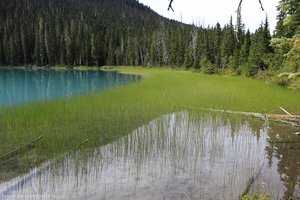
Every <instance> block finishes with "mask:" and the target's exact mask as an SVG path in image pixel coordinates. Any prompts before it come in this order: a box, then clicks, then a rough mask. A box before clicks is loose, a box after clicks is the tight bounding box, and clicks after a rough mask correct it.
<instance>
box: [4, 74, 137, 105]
mask: <svg viewBox="0 0 300 200" xmlns="http://www.w3.org/2000/svg"><path fill="white" fill-rule="evenodd" d="M140 79H141V77H140V76H137V75H126V74H120V73H117V72H107V71H101V70H98V71H95V70H87V71H80V70H60V71H57V70H43V69H38V70H24V69H8V68H3V69H0V107H3V106H14V105H19V104H24V103H29V102H36V101H44V100H48V99H58V98H67V97H71V96H77V95H82V94H86V93H89V92H95V91H102V90H105V89H108V88H112V87H116V86H120V85H125V84H128V83H131V82H134V81H137V80H140Z"/></svg>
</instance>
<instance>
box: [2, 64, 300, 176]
mask: <svg viewBox="0 0 300 200" xmlns="http://www.w3.org/2000/svg"><path fill="white" fill-rule="evenodd" d="M114 70H118V71H120V72H123V73H135V74H141V75H143V76H144V80H142V81H140V82H136V83H133V84H130V85H127V86H124V87H118V88H115V89H111V90H108V91H105V92H99V93H92V94H88V95H84V96H79V97H72V98H69V99H61V100H51V101H46V102H40V103H32V104H26V105H22V106H18V107H12V108H2V109H1V110H0V156H1V155H3V154H5V153H7V152H9V151H11V150H13V149H15V148H17V147H19V146H22V145H24V144H26V143H29V142H30V141H32V140H34V139H35V138H37V137H38V136H40V135H44V138H43V139H42V140H41V141H39V143H38V144H36V148H35V151H34V154H35V155H36V156H34V157H33V158H32V157H30V158H28V159H27V163H29V164H28V165H26V167H28V166H30V165H35V164H36V163H40V162H42V161H45V160H46V159H49V158H52V157H54V156H57V155H59V154H62V153H63V152H66V151H68V150H70V149H73V148H75V147H77V146H78V145H79V144H80V143H81V142H83V141H85V140H86V139H89V141H88V143H87V144H85V145H86V146H88V147H95V146H99V145H103V144H106V143H109V142H111V141H113V140H115V139H117V138H119V137H121V136H123V135H125V134H128V133H130V132H131V131H132V130H134V129H135V128H137V127H139V126H141V125H142V124H145V123H147V122H148V121H150V120H151V119H153V118H156V117H158V116H161V115H163V114H165V113H170V112H174V111H179V110H182V109H184V108H186V107H190V108H191V109H193V108H195V107H199V108H200V107H201V108H204V107H205V108H216V109H219V108H223V109H228V110H236V111H251V112H261V113H270V112H280V110H279V107H284V108H285V109H287V110H288V111H290V112H291V113H300V104H299V102H300V93H299V92H295V91H290V90H287V89H284V88H280V87H276V86H270V85H266V84H264V83H263V82H261V81H258V80H251V79H247V78H243V77H227V76H217V75H212V76H208V75H201V74H199V73H193V72H190V71H175V70H170V69H145V68H133V67H132V68H131V67H120V68H114ZM23 163H26V162H23ZM21 165H22V164H19V166H18V167H21ZM26 167H25V168H26ZM0 170H1V167H0ZM0 180H1V176H0Z"/></svg>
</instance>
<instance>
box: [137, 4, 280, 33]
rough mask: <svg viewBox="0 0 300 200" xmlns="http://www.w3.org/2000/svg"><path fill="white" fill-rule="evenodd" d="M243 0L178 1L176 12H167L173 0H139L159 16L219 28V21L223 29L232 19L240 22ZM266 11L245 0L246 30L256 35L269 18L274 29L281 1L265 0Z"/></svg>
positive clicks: (243, 10) (175, 7)
mask: <svg viewBox="0 0 300 200" xmlns="http://www.w3.org/2000/svg"><path fill="white" fill-rule="evenodd" d="M239 1H240V0H174V2H173V4H172V5H173V8H174V11H175V12H172V11H167V8H168V5H169V0H139V2H140V3H143V4H144V5H147V6H149V7H150V8H151V9H152V10H154V11H155V12H157V13H158V14H160V15H162V16H164V17H167V18H170V19H175V20H178V21H182V22H184V23H187V24H192V23H194V24H196V25H203V26H205V27H206V26H208V25H210V26H215V25H216V24H217V22H219V23H220V24H221V26H223V25H224V24H226V23H228V22H229V20H230V16H232V17H233V20H234V23H235V21H236V20H235V19H236V12H235V11H236V9H237V7H238V4H239ZM261 1H262V3H263V6H264V9H265V11H262V10H261V9H260V4H259V1H258V0H243V4H242V21H243V23H244V24H245V26H246V29H248V28H249V29H250V31H251V32H254V31H255V30H256V29H257V28H258V27H259V25H260V24H261V22H262V21H264V20H265V17H266V15H268V19H269V23H270V30H271V32H273V30H274V27H275V26H276V15H277V11H276V6H277V5H278V2H279V0H261Z"/></svg>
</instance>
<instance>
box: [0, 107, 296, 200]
mask: <svg viewBox="0 0 300 200" xmlns="http://www.w3.org/2000/svg"><path fill="white" fill-rule="evenodd" d="M296 131H297V129H296V128H293V127H290V126H288V125H284V124H278V123H273V122H269V121H261V120H258V119H253V118H246V117H241V116H235V115H232V116H229V115H226V114H215V113H202V114H199V113H197V114H196V113H189V112H187V111H183V112H179V113H173V114H168V115H164V116H162V117H160V118H157V119H154V120H152V121H150V122H149V123H148V124H145V125H144V126H141V127H139V128H137V129H136V130H135V131H133V132H132V133H131V134H129V135H128V136H125V137H123V138H120V139H119V140H117V141H115V142H113V143H111V144H108V145H106V146H102V147H99V148H97V149H92V150H79V151H76V152H73V153H68V154H65V155H64V156H62V157H60V158H58V159H56V160H53V161H49V162H47V163H45V164H44V165H43V166H41V167H40V168H36V169H33V170H32V171H31V172H30V173H28V174H25V175H24V176H20V177H17V178H15V179H13V180H11V181H9V182H6V183H2V184H1V185H0V199H1V198H2V199H14V198H15V197H21V198H26V199H36V198H38V199H42V198H48V199H51V198H53V199H95V200H96V199H97V200H98V199H117V200H119V199H122V200H132V199H136V200H140V199H142V200H148V199H149V200H152V199H165V200H169V199H170V200H171V199H172V200H173V199H175V200H177V199H205V200H206V199H214V200H216V199H220V200H221V199H228V200H232V199H238V197H239V195H241V194H242V193H243V191H244V189H245V187H246V186H247V183H248V182H249V181H250V182H251V180H253V184H251V185H250V187H249V190H250V191H249V192H250V193H253V192H254V191H258V192H260V193H261V192H267V193H269V194H271V195H272V199H289V198H290V197H293V198H291V199H300V178H299V177H300V176H299V175H300V146H299V143H297V142H296V143H287V141H298V139H299V138H298V137H297V135H295V134H294V133H295V132H296Z"/></svg>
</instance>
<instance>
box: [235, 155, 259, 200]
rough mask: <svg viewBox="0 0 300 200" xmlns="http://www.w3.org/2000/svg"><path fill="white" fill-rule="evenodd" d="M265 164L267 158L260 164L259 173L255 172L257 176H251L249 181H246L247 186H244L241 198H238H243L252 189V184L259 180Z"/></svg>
mask: <svg viewBox="0 0 300 200" xmlns="http://www.w3.org/2000/svg"><path fill="white" fill-rule="evenodd" d="M264 165H265V160H263V163H262V165H261V166H260V168H259V169H258V171H257V173H256V174H255V176H251V177H250V178H249V180H248V181H247V183H246V186H245V187H244V190H243V192H242V193H241V194H240V195H239V198H238V199H242V198H243V196H245V195H247V194H248V193H249V191H250V189H251V186H252V185H253V183H254V182H255V181H256V180H257V178H258V177H259V175H260V173H261V170H262V169H263V167H264Z"/></svg>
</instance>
